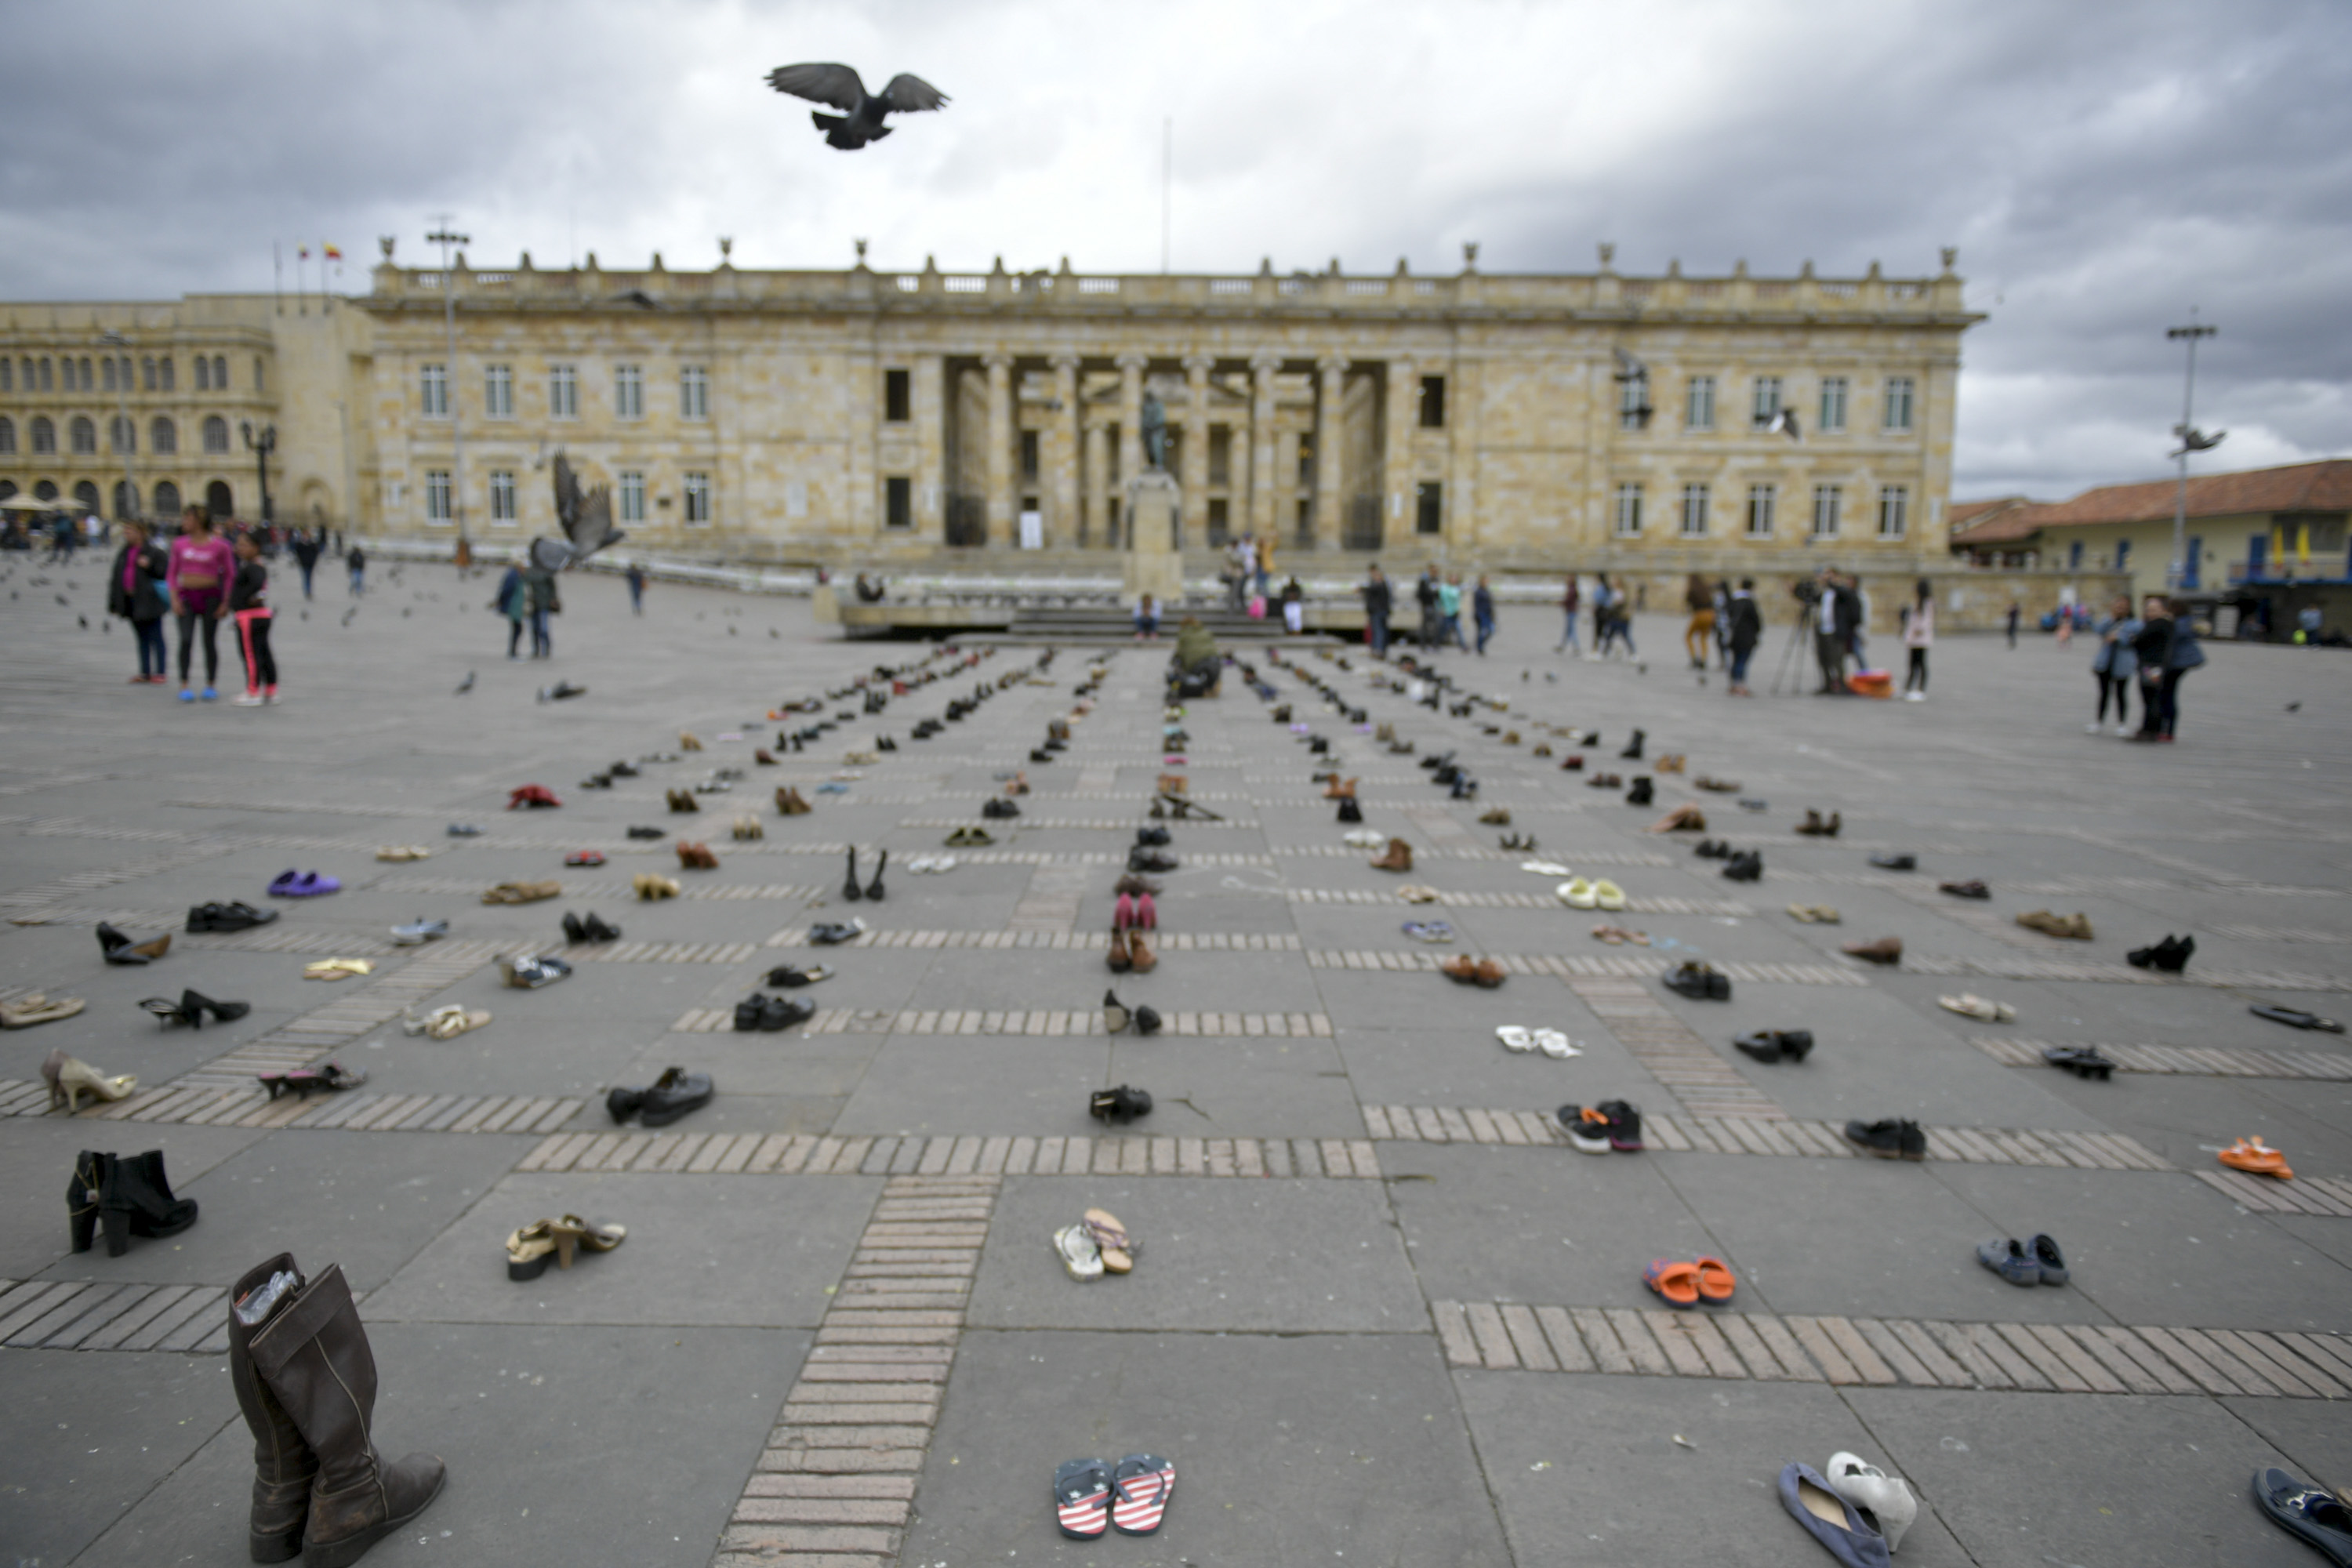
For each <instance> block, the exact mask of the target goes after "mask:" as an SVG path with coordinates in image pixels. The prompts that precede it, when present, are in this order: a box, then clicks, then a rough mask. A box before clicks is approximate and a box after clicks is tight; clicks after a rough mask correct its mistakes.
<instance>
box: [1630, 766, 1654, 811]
mask: <svg viewBox="0 0 2352 1568" xmlns="http://www.w3.org/2000/svg"><path fill="white" fill-rule="evenodd" d="M1653 788H1654V784H1653V783H1652V780H1651V778H1650V775H1649V774H1647V773H1643V774H1641V775H1639V776H1638V777H1636V778H1635V779H1634V780H1633V784H1632V785H1631V786H1629V787H1628V788H1627V789H1626V791H1625V804H1626V805H1650V804H1651V801H1652V795H1651V791H1652V790H1653Z"/></svg>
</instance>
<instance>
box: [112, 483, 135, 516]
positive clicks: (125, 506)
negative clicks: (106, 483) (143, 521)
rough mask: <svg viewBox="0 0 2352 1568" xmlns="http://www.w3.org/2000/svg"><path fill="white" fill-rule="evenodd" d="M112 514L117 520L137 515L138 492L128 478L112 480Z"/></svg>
mask: <svg viewBox="0 0 2352 1568" xmlns="http://www.w3.org/2000/svg"><path fill="white" fill-rule="evenodd" d="M114 515H115V517H116V518H117V519H118V520H120V519H122V518H126V517H137V516H138V515H139V492H138V491H137V490H134V489H131V481H130V480H128V479H117V480H115V481H114Z"/></svg>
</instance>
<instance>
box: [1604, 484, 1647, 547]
mask: <svg viewBox="0 0 2352 1568" xmlns="http://www.w3.org/2000/svg"><path fill="white" fill-rule="evenodd" d="M1610 531H1612V533H1614V534H1615V535H1616V536H1617V537H1618V538H1620V539H1635V538H1639V537H1640V535H1641V532H1642V487H1641V486H1639V485H1632V484H1627V485H1619V486H1618V487H1617V505H1616V515H1615V517H1614V519H1613V520H1612V525H1611V530H1610Z"/></svg>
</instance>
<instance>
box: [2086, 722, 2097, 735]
mask: <svg viewBox="0 0 2352 1568" xmlns="http://www.w3.org/2000/svg"><path fill="white" fill-rule="evenodd" d="M2098 732H2099V726H2098V724H2097V722H2096V721H2093V722H2091V723H2088V724H2085V725H2084V726H2083V733H2084V734H2085V735H2095V734H2097V733H2098Z"/></svg>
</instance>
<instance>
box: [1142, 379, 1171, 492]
mask: <svg viewBox="0 0 2352 1568" xmlns="http://www.w3.org/2000/svg"><path fill="white" fill-rule="evenodd" d="M1141 423H1142V426H1143V460H1144V463H1145V464H1146V466H1148V467H1149V468H1150V469H1151V471H1152V472H1153V473H1155V474H1164V473H1166V472H1167V471H1168V410H1167V408H1166V406H1165V405H1162V404H1161V403H1160V395H1159V394H1158V393H1156V392H1153V391H1151V390H1150V389H1149V388H1146V389H1145V391H1144V394H1143V418H1142V421H1141Z"/></svg>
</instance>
